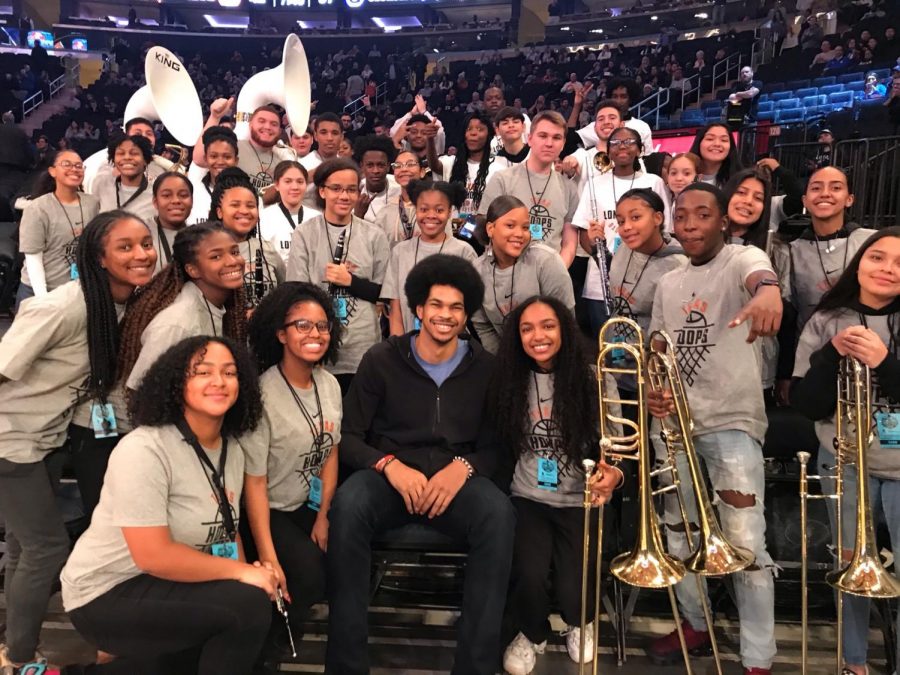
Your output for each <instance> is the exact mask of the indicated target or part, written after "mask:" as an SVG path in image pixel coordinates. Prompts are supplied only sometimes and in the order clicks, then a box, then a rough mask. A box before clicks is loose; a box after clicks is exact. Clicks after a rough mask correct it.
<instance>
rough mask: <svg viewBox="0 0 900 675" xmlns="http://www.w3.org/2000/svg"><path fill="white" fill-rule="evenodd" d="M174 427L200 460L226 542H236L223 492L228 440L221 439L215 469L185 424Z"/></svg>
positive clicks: (229, 509)
mask: <svg viewBox="0 0 900 675" xmlns="http://www.w3.org/2000/svg"><path fill="white" fill-rule="evenodd" d="M175 426H176V427H177V428H178V431H180V432H181V435H182V437H183V438H184V441H185V442H186V443H187V444H188V445H190V446H191V447H192V448H193V449H194V452H195V453H196V455H197V459H199V460H200V464H201V466H202V467H203V468H204V471H203V473H206V472H207V471H209V473H208V474H207V479H208V480H209V482H210V484H211V485H212V488H213V494H215V497H216V505H217V506H218V507H219V513H220V514H221V516H222V524H223V525H224V526H225V534H227V535H228V541H237V526H235V524H234V516H232V515H231V505H230V504H229V503H228V493H226V492H225V462H226V461H227V460H228V439H227V438H225V437H224V436H223V437H222V450H221V453H220V454H219V468H218V469H217V468H216V467H215V466H214V465H213V463H212V462H211V461H210V459H209V456H208V455H207V454H206V451H205V450H204V449H203V447H202V446H201V445H200V441H198V440H197V435H196V434H195V433H194V432H193V431H191V428H190V427H189V426H188V424H187V422H186V421H184V420H183V419H182V420H179V421H178V422H177V423H176V424H175Z"/></svg>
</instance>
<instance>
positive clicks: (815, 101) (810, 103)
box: [800, 94, 828, 108]
mask: <svg viewBox="0 0 900 675" xmlns="http://www.w3.org/2000/svg"><path fill="white" fill-rule="evenodd" d="M800 104H801V105H802V106H803V107H804V108H815V107H816V106H820V105H827V104H828V97H827V96H824V95H819V94H816V95H814V96H804V97H803V98H802V99H801V100H800Z"/></svg>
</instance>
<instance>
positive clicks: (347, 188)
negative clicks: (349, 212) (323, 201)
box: [325, 185, 359, 196]
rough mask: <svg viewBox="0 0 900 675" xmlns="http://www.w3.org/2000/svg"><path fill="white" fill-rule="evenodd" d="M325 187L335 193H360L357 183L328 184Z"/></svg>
mask: <svg viewBox="0 0 900 675" xmlns="http://www.w3.org/2000/svg"><path fill="white" fill-rule="evenodd" d="M325 189H326V190H328V191H329V192H334V193H335V194H338V195H340V194H348V195H351V196H352V195H358V194H359V187H358V186H356V185H326V186H325Z"/></svg>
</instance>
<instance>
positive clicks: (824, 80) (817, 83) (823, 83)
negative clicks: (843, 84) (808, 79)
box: [812, 75, 837, 87]
mask: <svg viewBox="0 0 900 675" xmlns="http://www.w3.org/2000/svg"><path fill="white" fill-rule="evenodd" d="M835 82H837V78H836V77H835V76H834V75H830V76H828V77H817V78H816V79H814V80H813V81H812V85H813V86H814V87H827V86H828V85H830V84H834V83H835Z"/></svg>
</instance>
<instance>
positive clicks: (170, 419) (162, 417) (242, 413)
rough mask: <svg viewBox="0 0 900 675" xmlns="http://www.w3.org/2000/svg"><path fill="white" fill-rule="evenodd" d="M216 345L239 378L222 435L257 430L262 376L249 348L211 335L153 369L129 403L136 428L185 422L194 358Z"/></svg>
mask: <svg viewBox="0 0 900 675" xmlns="http://www.w3.org/2000/svg"><path fill="white" fill-rule="evenodd" d="M194 227H196V226H194ZM214 342H216V343H218V344H220V345H223V346H224V347H226V348H227V349H228V351H230V352H231V355H232V356H233V357H234V363H235V365H236V366H237V374H238V397H237V400H236V401H235V402H234V405H232V406H231V407H230V408H229V409H228V411H227V412H226V413H225V419H224V420H223V422H222V435H223V436H230V437H233V438H237V437H238V436H240V435H242V434H245V433H247V432H248V431H252V430H253V429H255V428H256V425H257V424H259V419H260V417H262V411H263V406H262V396H261V394H260V389H259V376H258V375H257V372H256V368H255V367H254V365H253V360H252V359H251V358H250V355H249V354H248V353H247V348H246V347H244V346H243V345H242V344H241V343H240V342H238V341H236V340H230V339H229V338H225V337H211V336H208V335H197V336H194V337H189V338H185V339H184V340H182V341H181V342H179V343H177V344H176V345H175V346H173V347H172V348H171V349H169V350H167V351H166V352H165V353H164V354H163V355H162V356H160V357H159V359H158V360H157V361H156V362H155V363H154V364H153V365H152V366H150V369H149V370H148V371H147V374H146V375H144V377H143V379H142V380H141V383H140V385H138V388H137V390H136V391H135V392H134V395H133V396H132V397H131V398H130V400H129V402H128V412H129V413H130V417H131V420H132V422H133V423H134V424H135V426H149V427H160V426H164V425H167V424H175V423H177V422H179V421H180V420H182V419H183V418H184V385H185V382H186V381H187V378H188V377H190V371H191V364H192V362H193V360H194V357H195V355H197V354H198V353H199V352H204V351H206V349H207V348H208V346H209V345H210V344H211V343H214Z"/></svg>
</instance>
